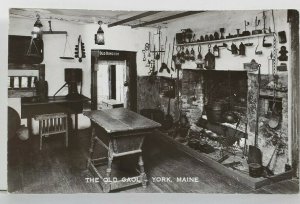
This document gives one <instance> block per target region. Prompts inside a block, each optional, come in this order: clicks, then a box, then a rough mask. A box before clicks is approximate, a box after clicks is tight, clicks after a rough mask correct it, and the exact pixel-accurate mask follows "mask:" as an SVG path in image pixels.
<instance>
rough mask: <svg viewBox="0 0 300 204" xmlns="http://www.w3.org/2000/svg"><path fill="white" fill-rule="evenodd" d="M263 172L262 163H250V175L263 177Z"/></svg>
mask: <svg viewBox="0 0 300 204" xmlns="http://www.w3.org/2000/svg"><path fill="white" fill-rule="evenodd" d="M262 173H263V168H262V165H260V164H258V163H250V164H249V176H251V177H253V178H258V177H261V175H262Z"/></svg>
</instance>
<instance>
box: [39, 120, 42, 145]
mask: <svg viewBox="0 0 300 204" xmlns="http://www.w3.org/2000/svg"><path fill="white" fill-rule="evenodd" d="M39 135H40V150H42V145H43V144H42V143H43V135H42V121H41V120H40V121H39Z"/></svg>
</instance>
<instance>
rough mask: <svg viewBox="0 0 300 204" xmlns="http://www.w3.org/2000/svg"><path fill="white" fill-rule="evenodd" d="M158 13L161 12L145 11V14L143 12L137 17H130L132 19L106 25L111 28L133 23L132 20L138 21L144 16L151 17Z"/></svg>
mask: <svg viewBox="0 0 300 204" xmlns="http://www.w3.org/2000/svg"><path fill="white" fill-rule="evenodd" d="M159 12H161V11H147V12H144V13H141V14H138V15H135V16H132V17H129V18H126V19H123V20H120V21H117V22H114V23H111V24H108V27H109V28H110V27H113V26H117V25H122V24H124V23H127V22H130V21H134V20H138V19H141V18H144V17H146V16H151V15H154V14H156V13H159Z"/></svg>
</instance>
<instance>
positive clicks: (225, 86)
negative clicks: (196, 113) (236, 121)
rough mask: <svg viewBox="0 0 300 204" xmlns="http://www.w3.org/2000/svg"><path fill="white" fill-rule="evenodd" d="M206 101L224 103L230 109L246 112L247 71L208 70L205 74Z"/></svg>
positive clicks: (207, 102)
mask: <svg viewBox="0 0 300 204" xmlns="http://www.w3.org/2000/svg"><path fill="white" fill-rule="evenodd" d="M203 81H204V90H203V92H204V103H205V105H207V104H212V103H216V102H217V103H222V104H224V105H225V107H226V108H227V109H228V110H231V111H238V112H243V113H246V109H247V92H248V77H247V72H246V71H206V72H205V73H204V74H203Z"/></svg>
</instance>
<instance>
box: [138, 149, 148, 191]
mask: <svg viewBox="0 0 300 204" xmlns="http://www.w3.org/2000/svg"><path fill="white" fill-rule="evenodd" d="M138 163H139V167H140V172H141V177H142V185H143V187H144V188H146V184H147V176H146V174H145V170H144V161H143V157H142V154H140V155H139V161H138Z"/></svg>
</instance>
